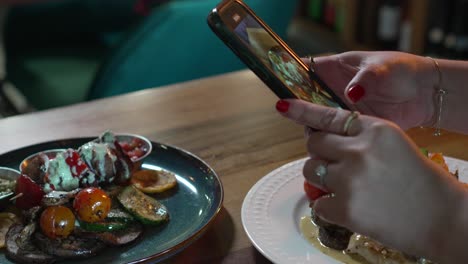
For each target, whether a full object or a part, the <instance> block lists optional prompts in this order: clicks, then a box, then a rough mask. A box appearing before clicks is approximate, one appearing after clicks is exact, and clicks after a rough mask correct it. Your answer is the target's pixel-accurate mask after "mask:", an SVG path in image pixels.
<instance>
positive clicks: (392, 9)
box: [377, 0, 402, 50]
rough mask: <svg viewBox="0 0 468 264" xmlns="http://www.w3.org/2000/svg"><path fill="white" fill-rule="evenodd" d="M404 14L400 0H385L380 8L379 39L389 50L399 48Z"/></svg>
mask: <svg viewBox="0 0 468 264" xmlns="http://www.w3.org/2000/svg"><path fill="white" fill-rule="evenodd" d="M401 15H402V7H401V2H400V1H399V0H384V1H382V2H381V4H380V6H379V9H378V24H377V39H378V41H379V45H380V46H381V47H382V48H384V49H388V50H395V49H397V43H398V38H399V31H400V22H401Z"/></svg>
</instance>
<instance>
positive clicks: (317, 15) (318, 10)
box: [307, 0, 324, 23]
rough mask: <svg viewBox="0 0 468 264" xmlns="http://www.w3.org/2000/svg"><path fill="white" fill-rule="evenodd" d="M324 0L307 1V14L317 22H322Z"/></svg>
mask: <svg viewBox="0 0 468 264" xmlns="http://www.w3.org/2000/svg"><path fill="white" fill-rule="evenodd" d="M323 8H324V0H308V2H307V16H308V17H309V18H311V19H312V21H315V22H320V23H321V22H322V19H323V13H324V12H323V10H324V9H323Z"/></svg>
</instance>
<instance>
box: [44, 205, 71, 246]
mask: <svg viewBox="0 0 468 264" xmlns="http://www.w3.org/2000/svg"><path fill="white" fill-rule="evenodd" d="M39 224H40V226H41V230H42V233H44V235H46V236H47V237H49V238H52V239H55V238H65V237H68V236H69V235H70V234H71V233H72V232H73V229H74V228H75V215H74V214H73V213H72V211H71V210H70V209H69V208H68V207H65V206H62V205H59V206H50V207H47V208H46V209H45V210H44V211H43V212H42V214H41V219H40V221H39Z"/></svg>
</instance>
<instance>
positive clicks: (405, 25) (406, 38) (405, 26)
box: [398, 2, 413, 52]
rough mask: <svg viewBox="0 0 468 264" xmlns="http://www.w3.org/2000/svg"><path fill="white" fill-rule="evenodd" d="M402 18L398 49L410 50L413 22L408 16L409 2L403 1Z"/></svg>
mask: <svg viewBox="0 0 468 264" xmlns="http://www.w3.org/2000/svg"><path fill="white" fill-rule="evenodd" d="M402 10H403V11H402V19H401V24H400V33H399V37H398V50H399V51H404V52H411V49H412V47H411V42H412V40H413V39H412V38H413V34H412V33H413V24H412V21H411V17H410V12H409V11H410V9H409V3H408V2H404V3H403V5H402Z"/></svg>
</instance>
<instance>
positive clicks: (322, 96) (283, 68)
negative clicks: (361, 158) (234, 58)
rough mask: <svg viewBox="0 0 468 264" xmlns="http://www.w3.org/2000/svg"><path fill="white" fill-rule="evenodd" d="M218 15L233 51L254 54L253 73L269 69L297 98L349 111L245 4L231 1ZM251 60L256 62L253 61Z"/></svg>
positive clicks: (249, 60) (250, 59) (250, 60)
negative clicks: (227, 33) (228, 36)
mask: <svg viewBox="0 0 468 264" xmlns="http://www.w3.org/2000/svg"><path fill="white" fill-rule="evenodd" d="M218 16H219V18H218V19H221V20H222V22H223V23H224V26H225V27H226V28H227V30H228V31H229V32H231V33H232V36H231V37H230V38H231V39H230V40H229V39H228V42H229V43H227V44H228V46H230V47H231V49H236V46H237V49H238V50H237V52H236V53H237V54H239V50H240V51H241V52H242V50H244V51H245V50H247V51H249V53H250V54H252V55H253V56H249V57H250V58H249V59H248V60H247V62H248V63H247V64H249V63H250V64H255V67H253V70H254V72H255V71H256V70H257V71H258V70H259V68H263V70H267V72H268V73H269V74H273V75H274V76H275V77H276V79H277V80H279V81H280V82H281V83H282V86H283V87H284V88H286V89H288V90H289V94H293V96H294V97H295V98H299V99H302V100H306V101H310V102H313V103H316V104H320V105H325V106H330V107H339V108H347V107H346V105H345V104H344V103H343V102H342V101H341V100H340V99H339V98H338V97H337V96H336V95H334V94H333V93H332V92H331V91H330V90H329V88H327V87H326V86H325V84H324V83H323V82H322V81H321V80H320V79H319V78H318V77H317V76H316V75H315V74H314V73H313V72H309V69H308V67H307V66H306V65H305V64H304V63H303V62H302V61H300V58H299V57H298V56H297V55H296V54H295V53H294V52H293V51H292V50H291V49H290V48H289V47H287V46H286V44H285V43H284V42H283V41H282V40H280V39H279V37H278V36H276V34H274V33H273V32H272V31H271V29H269V28H268V27H267V26H266V25H265V23H264V22H263V21H261V20H260V19H259V18H258V17H257V16H256V15H255V14H253V12H252V11H251V10H250V9H248V8H246V6H245V4H241V3H237V1H230V3H229V4H227V5H224V7H223V6H222V5H221V8H220V10H218ZM218 35H219V34H218ZM232 38H236V40H237V41H233V40H232ZM225 42H226V40H225ZM239 45H243V46H244V47H239ZM242 53H244V54H245V52H242ZM252 57H253V58H254V59H255V60H256V61H255V62H252ZM251 68H252V67H251ZM260 70H261V69H260ZM277 94H278V93H277ZM280 97H281V96H280Z"/></svg>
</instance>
